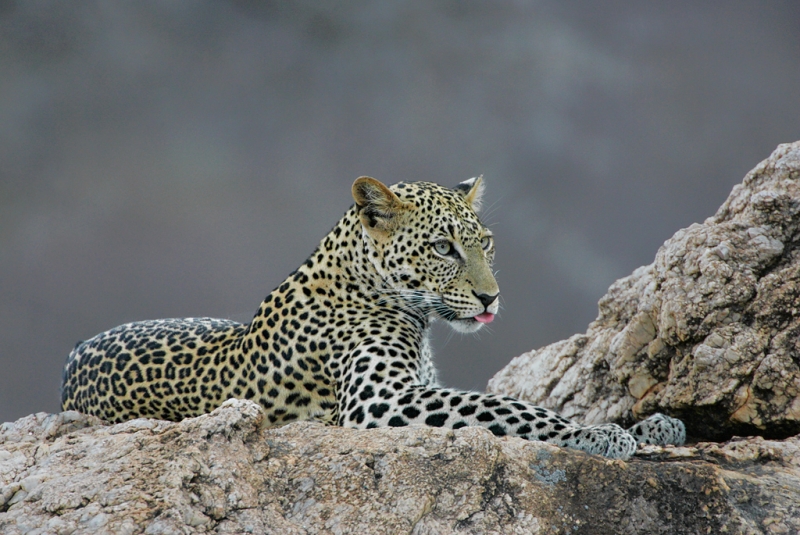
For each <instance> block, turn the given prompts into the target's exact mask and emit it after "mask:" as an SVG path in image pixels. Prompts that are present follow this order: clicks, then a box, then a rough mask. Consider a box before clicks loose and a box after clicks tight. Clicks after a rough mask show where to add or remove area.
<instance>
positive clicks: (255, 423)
mask: <svg viewBox="0 0 800 535" xmlns="http://www.w3.org/2000/svg"><path fill="white" fill-rule="evenodd" d="M262 424H263V418H262V414H261V411H260V409H259V407H258V406H257V405H255V404H254V403H252V402H249V401H238V400H230V401H228V402H226V403H225V404H224V405H223V406H222V407H221V408H219V409H217V410H216V411H214V412H213V413H211V414H210V415H205V416H200V417H198V418H193V419H189V420H184V421H183V422H180V423H171V422H163V421H157V420H144V419H141V420H133V421H130V422H126V423H122V424H117V425H114V426H105V425H102V424H101V423H100V422H98V421H97V420H95V419H94V418H91V417H88V416H83V415H79V414H77V413H74V412H66V413H62V414H58V415H54V414H50V415H48V414H44V413H40V414H36V415H32V416H28V417H26V418H22V419H20V420H18V421H16V422H14V423H8V424H4V425H3V426H2V428H0V533H3V534H5V535H17V534H23V533H25V534H45V533H53V534H59V535H67V534H75V535H77V534H84V533H109V534H123V535H126V534H127V535H133V534H183V533H187V534H188V533H237V534H238V533H257V534H275V535H294V534H298V535H299V534H304V535H311V534H329V533H339V534H346V533H355V534H370V535H381V534H387V535H389V534H391V535H396V534H400V533H407V534H415V535H422V534H431V535H434V534H436V535H446V534H451V533H453V534H454V533H474V534H513V533H519V534H539V533H541V534H545V533H547V534H586V535H612V534H613V535H621V534H634V533H635V534H662V533H663V534H696V533H729V534H756V533H797V532H798V531H800V499H798V497H800V441H798V440H797V439H792V440H788V441H783V442H777V441H769V440H765V439H762V438H751V439H744V440H738V441H735V442H730V443H728V444H725V445H718V444H702V445H698V446H697V447H693V448H660V447H655V446H647V447H645V448H644V449H642V450H641V451H640V452H639V453H638V454H637V457H636V458H634V459H632V460H631V461H628V462H624V461H611V460H608V459H604V458H602V457H598V456H593V455H588V454H585V453H583V452H579V451H574V450H566V449H561V448H558V447H556V446H551V445H548V444H545V443H542V442H527V441H525V440H522V439H518V438H508V437H506V438H496V437H495V436H493V435H492V434H491V433H490V432H489V431H486V430H485V429H483V428H463V429H459V430H457V431H451V430H446V429H436V428H424V427H419V428H405V429H392V428H387V429H374V430H368V431H360V430H354V429H344V428H336V427H324V426H322V425H321V424H317V423H311V422H300V423H294V424H290V425H287V426H285V427H283V428H280V429H272V430H263V429H261V428H262Z"/></svg>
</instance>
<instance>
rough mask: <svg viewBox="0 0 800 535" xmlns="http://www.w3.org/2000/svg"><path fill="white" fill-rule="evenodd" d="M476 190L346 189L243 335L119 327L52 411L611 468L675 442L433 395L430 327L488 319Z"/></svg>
mask: <svg viewBox="0 0 800 535" xmlns="http://www.w3.org/2000/svg"><path fill="white" fill-rule="evenodd" d="M484 190H485V182H484V180H483V177H476V178H471V179H469V180H466V181H464V182H461V183H459V184H458V185H456V186H455V187H453V188H449V187H445V186H441V185H439V184H436V183H433V182H424V181H420V182H416V181H409V182H399V183H397V184H394V185H392V186H391V187H389V186H386V185H385V184H383V183H382V182H380V181H378V180H376V179H374V178H371V177H360V178H358V179H356V180H355V182H354V183H353V185H352V188H351V192H352V196H353V200H354V201H355V202H354V204H352V205H351V206H350V208H349V209H348V210H347V211H346V212H345V214H344V216H343V217H342V218H341V219H340V220H339V221H338V223H336V225H335V226H334V227H333V228H332V230H331V231H330V232H329V233H328V234H327V235H326V236H325V237H324V238H323V239H322V240H321V242H320V243H319V245H318V246H317V248H316V249H315V250H314V252H313V253H312V254H311V256H309V257H308V259H307V260H306V261H305V262H304V263H303V264H302V265H301V266H300V267H299V268H297V269H296V270H295V271H294V272H292V273H291V274H290V275H289V276H288V277H287V278H286V279H285V280H284V281H283V282H281V283H280V285H278V287H277V288H276V289H275V290H273V291H272V292H271V293H270V294H269V295H267V297H266V298H265V299H264V300H263V301H262V302H261V304H260V306H259V307H258V310H257V311H256V313H255V315H254V317H253V319H252V321H250V323H248V324H243V323H238V322H234V321H231V320H227V319H212V318H182V319H161V320H149V321H139V322H134V323H128V324H125V325H121V326H119V327H116V328H113V329H111V330H109V331H106V332H103V333H101V334H98V335H96V336H94V337H93V338H91V339H89V340H86V341H83V342H80V343H78V344H77V345H76V346H75V348H74V349H73V350H72V352H70V354H69V356H68V358H67V361H66V364H65V366H64V370H63V377H62V387H61V408H62V410H64V411H67V410H75V411H79V412H81V413H87V414H90V415H94V416H97V417H99V418H101V419H104V420H107V421H109V422H112V423H119V422H123V421H127V420H131V419H136V418H156V419H161V420H171V421H180V420H183V419H185V418H189V417H195V416H200V415H202V414H207V413H209V412H211V411H213V410H214V409H216V408H217V407H219V406H220V405H221V404H222V403H224V402H225V401H226V400H228V399H230V398H236V399H248V400H252V401H254V402H256V403H258V404H259V405H260V407H261V410H262V412H263V417H264V422H265V424H264V425H265V427H270V428H274V427H279V426H283V425H285V424H288V423H290V422H294V421H299V420H316V421H319V422H322V423H324V424H327V425H338V426H344V427H351V428H357V429H372V428H376V427H405V426H414V425H421V426H428V427H440V428H442V427H444V428H450V429H453V430H456V429H459V428H463V427H466V426H480V427H483V428H485V429H488V431H490V432H491V433H492V434H494V435H495V436H498V437H504V436H506V437H519V438H522V439H527V440H538V441H544V442H547V443H551V444H555V445H558V446H562V447H567V448H573V449H577V450H581V451H584V452H586V453H589V454H597V455H601V456H605V457H608V458H612V459H623V460H624V459H629V458H630V457H631V456H632V455H633V454H634V453H635V452H636V450H637V446H638V444H658V445H666V444H674V445H681V444H683V443H684V441H685V436H686V433H685V427H684V424H683V423H682V422H681V421H680V420H678V419H676V418H671V417H669V416H666V415H664V414H660V413H657V414H654V415H652V416H651V417H649V418H647V419H645V420H642V421H640V422H638V423H636V424H635V425H634V426H633V427H631V428H629V429H627V430H626V429H623V428H622V427H620V426H619V425H616V424H613V423H606V424H599V425H584V424H581V423H578V422H576V421H572V420H569V419H567V418H565V417H563V416H561V415H559V414H558V413H557V412H555V411H552V410H549V409H546V408H543V407H540V406H536V405H535V404H533V403H531V402H528V401H525V400H522V399H516V398H512V397H509V396H504V395H500V394H492V393H482V392H476V391H468V390H460V389H457V388H449V387H445V386H442V385H441V384H440V383H439V380H438V376H437V371H436V367H435V365H434V361H433V351H432V347H431V343H430V334H431V325H432V324H433V322H435V321H443V322H445V323H447V324H448V325H449V326H450V327H452V328H453V329H454V330H455V331H459V332H462V333H474V332H476V331H478V330H479V329H481V328H483V327H485V326H486V325H488V324H489V323H491V322H492V321H493V320H494V319H495V316H496V315H497V314H498V312H499V308H500V299H499V297H500V290H499V287H498V284H497V281H496V279H495V273H494V271H493V262H494V255H495V240H494V235H493V232H492V231H491V230H490V229H489V227H488V226H487V225H486V224H484V223H483V222H482V220H481V218H480V217H479V215H478V214H479V213H480V209H481V204H482V199H483V196H484Z"/></svg>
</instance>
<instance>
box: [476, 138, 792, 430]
mask: <svg viewBox="0 0 800 535" xmlns="http://www.w3.org/2000/svg"><path fill="white" fill-rule="evenodd" d="M489 391H493V392H501V393H503V394H508V395H512V396H517V397H520V398H524V399H527V400H530V401H532V402H534V403H538V404H541V405H544V406H547V407H549V408H552V409H555V410H557V411H559V412H561V413H562V414H564V415H565V416H568V417H574V418H576V419H579V420H582V421H584V422H585V423H600V422H607V421H613V422H617V423H620V424H623V425H629V424H631V423H632V422H633V420H632V416H631V415H633V416H635V417H637V418H642V417H644V416H647V415H649V414H651V413H653V412H657V411H660V412H664V413H667V414H669V415H671V416H675V417H679V418H682V419H683V420H684V421H685V422H686V424H687V431H688V433H689V435H693V436H694V437H696V438H703V439H716V440H720V439H726V438H729V437H731V436H732V435H755V434H757V435H762V436H766V437H771V438H784V437H788V436H791V435H795V434H797V433H800V142H795V143H790V144H785V145H780V146H779V147H778V148H777V149H776V150H775V152H773V153H772V155H771V156H770V157H769V158H768V159H767V160H765V161H764V162H762V163H761V164H759V165H758V166H757V167H756V168H755V169H753V170H752V171H751V172H750V173H748V175H747V176H746V177H745V179H744V182H743V183H742V184H740V185H737V186H736V187H734V188H733V191H732V193H731V195H730V197H729V198H728V199H727V201H725V204H723V205H722V207H721V208H720V209H719V211H718V212H717V213H716V215H714V216H713V217H711V218H709V219H707V220H706V221H705V222H704V223H703V224H695V225H692V226H690V227H689V228H687V229H683V230H680V231H678V232H677V233H676V234H675V235H674V236H673V237H672V238H671V239H669V240H667V242H666V243H665V244H664V245H663V246H662V247H661V248H660V249H659V251H658V253H657V254H656V258H655V262H653V263H652V264H650V265H649V266H644V267H641V268H639V269H637V270H636V271H634V273H633V274H632V275H630V276H628V277H626V278H624V279H621V280H619V281H617V282H616V283H614V284H613V285H612V286H611V288H610V289H609V291H608V293H607V294H606V295H605V297H603V298H602V299H601V301H600V304H599V316H598V318H597V319H596V320H595V321H594V322H593V323H592V324H590V325H589V328H588V330H587V332H586V334H580V335H575V336H573V337H571V338H569V339H568V340H564V341H562V342H558V343H555V344H552V345H550V346H547V347H545V348H542V349H539V350H537V351H532V352H530V353H526V354H524V355H522V356H520V357H517V358H516V359H514V360H513V361H512V362H511V363H510V364H509V365H508V366H507V367H506V368H504V369H503V370H501V371H500V372H499V373H498V374H497V375H496V376H495V377H494V378H492V380H491V381H490V382H489Z"/></svg>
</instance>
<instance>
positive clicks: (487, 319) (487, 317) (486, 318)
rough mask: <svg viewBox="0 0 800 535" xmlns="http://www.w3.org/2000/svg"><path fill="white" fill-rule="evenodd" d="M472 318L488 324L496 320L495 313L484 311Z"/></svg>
mask: <svg viewBox="0 0 800 535" xmlns="http://www.w3.org/2000/svg"><path fill="white" fill-rule="evenodd" d="M472 319H474V320H475V321H477V322H479V323H483V324H487V323H491V322H492V321H494V314H492V313H491V312H482V313H480V314H478V315H477V316H474V317H473V318H472Z"/></svg>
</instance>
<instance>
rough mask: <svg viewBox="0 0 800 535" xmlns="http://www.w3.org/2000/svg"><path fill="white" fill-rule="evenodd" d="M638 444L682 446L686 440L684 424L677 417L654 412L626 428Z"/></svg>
mask: <svg viewBox="0 0 800 535" xmlns="http://www.w3.org/2000/svg"><path fill="white" fill-rule="evenodd" d="M628 433H630V434H631V435H633V437H634V438H635V439H636V442H637V443H639V444H655V445H658V446H664V445H666V444H672V445H674V446H682V445H683V443H684V442H686V426H685V425H683V422H682V421H680V420H678V419H677V418H670V417H669V416H666V415H664V414H661V413H656V414H654V415H652V416H650V417H649V418H647V419H646V420H642V421H641V422H639V423H638V424H636V425H634V426H633V427H631V428H630V429H628Z"/></svg>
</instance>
